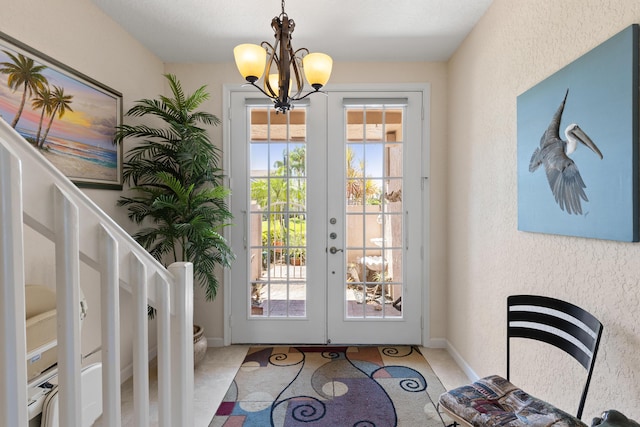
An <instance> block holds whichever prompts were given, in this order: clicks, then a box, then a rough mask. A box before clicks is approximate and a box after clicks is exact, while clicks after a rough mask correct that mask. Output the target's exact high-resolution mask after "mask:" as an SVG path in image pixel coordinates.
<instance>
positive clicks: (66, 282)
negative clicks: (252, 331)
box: [0, 120, 194, 427]
mask: <svg viewBox="0 0 640 427" xmlns="http://www.w3.org/2000/svg"><path fill="white" fill-rule="evenodd" d="M25 195H28V197H25ZM24 225H27V226H29V227H30V228H32V229H33V230H35V231H36V232H37V233H39V234H41V235H42V236H44V237H45V238H47V239H49V240H51V241H52V242H53V243H54V246H55V263H56V277H55V283H56V304H57V316H58V322H57V340H58V348H57V352H58V368H57V369H58V384H59V394H58V395H59V425H60V426H69V427H75V426H81V409H82V406H81V399H82V390H81V382H80V373H81V347H80V296H79V289H80V278H79V276H80V263H81V262H82V263H84V264H85V265H88V266H89V267H90V268H92V269H95V270H96V271H97V272H98V273H99V276H100V289H101V295H100V300H101V310H100V311H101V313H102V314H101V316H102V317H101V335H102V345H101V353H102V367H103V369H102V408H103V414H102V425H106V426H114V427H119V426H120V425H121V409H120V384H121V383H122V379H121V378H120V376H121V369H120V322H119V319H120V304H119V292H120V288H123V289H126V290H127V291H128V292H129V293H131V295H132V301H133V303H132V309H133V311H134V313H133V318H134V322H133V323H134V324H133V325H132V328H133V331H134V332H133V337H134V343H133V349H134V350H133V353H134V354H133V376H134V378H133V384H134V411H135V418H134V425H135V426H136V427H144V426H148V425H149V375H148V362H149V350H148V335H149V330H148V319H147V304H148V305H151V306H153V307H155V308H156V310H157V316H156V318H157V330H158V333H157V335H158V336H157V340H158V354H157V361H158V408H159V409H158V411H159V414H158V419H159V425H160V426H161V427H163V426H167V427H169V426H184V427H189V426H193V386H194V378H193V266H192V265H191V264H190V263H175V264H172V265H171V266H169V268H168V269H165V268H164V267H163V266H162V265H161V264H160V263H158V262H157V261H156V260H155V259H153V257H151V256H150V255H149V254H148V252H147V251H146V250H144V249H143V248H142V247H141V246H139V245H138V244H137V243H136V242H135V241H134V240H133V239H132V238H131V236H129V235H128V234H127V232H126V231H124V230H123V229H122V228H120V227H119V226H118V225H117V224H116V223H115V222H114V221H113V220H112V219H111V218H110V217H109V216H107V215H106V214H105V213H104V212H103V211H102V210H101V209H100V208H99V207H98V206H96V205H95V204H94V203H93V202H92V201H91V200H90V199H89V198H88V197H87V196H86V195H85V194H84V193H82V192H81V191H79V190H78V189H77V188H76V186H75V185H74V184H73V183H72V182H71V181H69V180H68V179H67V178H66V177H65V176H64V175H63V174H62V173H61V172H60V171H58V170H57V169H56V168H55V167H53V166H52V165H51V164H50V163H49V162H48V161H47V160H45V159H44V158H43V157H42V156H41V155H40V153H38V152H37V150H36V149H35V148H33V147H32V146H31V145H30V144H29V143H28V142H27V141H25V140H24V139H23V138H22V137H21V136H20V135H19V134H18V133H17V132H15V131H14V129H12V128H11V127H10V126H9V125H8V124H7V123H6V122H5V121H3V120H0V346H1V348H2V350H1V351H0V427H27V426H28V423H29V420H28V415H27V404H28V401H27V369H26V338H25V292H24V285H25V260H24V256H25V249H27V250H28V248H25V243H24Z"/></svg>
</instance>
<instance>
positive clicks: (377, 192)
mask: <svg viewBox="0 0 640 427" xmlns="http://www.w3.org/2000/svg"><path fill="white" fill-rule="evenodd" d="M345 114H346V123H347V125H346V129H345V141H346V143H345V159H346V161H345V177H346V181H345V187H344V188H345V199H346V212H345V217H346V232H345V238H346V251H345V265H346V269H345V271H346V272H347V274H346V280H345V292H344V295H345V313H346V318H347V319H349V318H351V319H380V318H385V319H391V318H402V316H403V313H402V289H403V282H402V277H403V265H404V263H403V250H402V248H403V236H404V233H403V211H404V210H403V206H402V161H403V150H402V145H403V144H402V134H403V115H404V109H402V108H397V107H393V108H386V107H385V106H376V107H368V106H363V107H347V108H346V111H345Z"/></svg>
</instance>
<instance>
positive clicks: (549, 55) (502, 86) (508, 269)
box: [447, 0, 640, 422]
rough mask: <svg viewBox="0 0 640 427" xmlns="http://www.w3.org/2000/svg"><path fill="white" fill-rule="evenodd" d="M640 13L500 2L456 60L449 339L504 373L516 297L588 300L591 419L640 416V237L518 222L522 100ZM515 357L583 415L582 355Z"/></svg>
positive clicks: (524, 375)
mask: <svg viewBox="0 0 640 427" xmlns="http://www.w3.org/2000/svg"><path fill="white" fill-rule="evenodd" d="M638 21H640V2H638V1H637V0H617V1H613V0H561V1H558V0H527V1H523V0H516V1H514V0H495V1H494V3H493V5H492V6H491V7H490V9H489V10H488V12H487V13H486V15H485V16H484V17H483V18H482V20H481V21H480V23H479V24H478V25H477V26H476V28H475V29H474V30H473V31H472V33H471V34H470V36H469V37H468V38H467V39H466V40H465V41H464V43H463V45H462V46H461V47H460V48H459V49H458V51H457V52H456V54H455V55H454V57H453V58H452V59H451V60H450V62H449V67H448V72H449V88H450V90H449V109H448V117H449V127H448V131H449V143H448V145H449V155H448V168H447V182H448V187H447V194H448V205H447V213H448V218H449V228H448V233H447V240H448V254H447V260H448V282H449V285H448V314H447V325H448V330H447V337H448V340H449V342H450V343H451V345H452V346H453V347H454V348H455V349H456V350H457V351H458V352H459V354H460V355H461V356H462V358H463V359H464V360H465V361H466V362H467V363H468V365H469V367H470V368H471V369H472V370H473V371H475V372H476V373H477V374H478V375H480V376H484V375H488V374H492V373H501V374H504V373H505V363H506V362H505V322H506V312H505V305H506V296H507V295H509V294H514V293H535V294H545V295H550V296H554V297H559V298H563V299H567V300H570V301H572V302H574V303H576V304H578V305H580V306H583V307H585V308H587V309H588V310H589V311H591V312H593V313H594V314H596V315H597V316H598V317H599V318H600V319H601V321H602V322H603V323H604V325H605V330H604V337H603V340H602V345H601V352H600V354H599V356H598V361H597V363H596V368H595V374H594V378H593V382H592V386H591V391H590V394H589V397H588V398H587V405H586V408H585V412H584V417H583V419H584V420H586V421H587V422H589V421H590V420H591V418H592V417H593V416H596V415H598V414H599V413H600V412H601V411H603V410H605V409H610V408H617V409H619V410H620V411H622V412H624V413H627V414H628V415H629V416H632V418H635V419H638V418H640V413H639V412H638V408H639V407H640V400H639V398H638V396H640V351H638V350H639V349H640V324H639V322H638V321H637V312H638V306H639V304H640V284H639V283H638V277H640V262H639V261H638V260H640V246H639V245H638V244H637V243H636V244H629V243H617V242H611V241H602V240H591V239H581V238H572V237H563V236H552V235H543V234H534V233H525V232H519V231H517V170H516V145H517V140H516V125H517V124H516V97H517V96H518V95H519V94H521V93H522V92H524V91H526V90H527V89H529V88H531V87H532V86H534V85H535V84H536V83H538V82H539V81H541V80H543V79H544V78H546V77H548V76H549V75H551V74H553V73H554V72H556V71H557V70H559V69H560V68H562V67H563V66H565V65H566V64H568V63H570V62H571V61H573V60H574V59H576V58H578V57H579V56H581V55H582V54H584V53H586V52H588V51H589V50H591V49H592V48H594V47H595V46H597V45H599V44H600V43H602V42H603V41H605V40H607V39H608V38H609V37H611V36H613V35H614V34H616V33H618V32H619V31H621V30H623V29H624V28H626V27H627V26H628V25H630V24H631V23H634V22H638ZM515 356H516V359H517V360H520V363H518V364H517V365H516V366H514V367H513V368H512V372H513V374H512V380H514V382H516V384H519V385H521V386H523V387H524V388H525V389H529V391H530V392H532V394H534V395H538V396H540V397H545V398H548V399H549V400H550V401H552V402H553V403H555V404H557V405H559V406H560V407H562V408H564V409H566V410H568V411H570V412H574V413H575V411H576V409H577V406H578V393H577V392H573V391H571V390H574V388H575V385H574V383H575V381H574V380H573V378H574V377H575V375H577V373H578V372H580V371H579V370H578V371H576V369H575V366H576V365H577V363H573V361H572V360H568V359H565V358H559V359H557V360H556V358H551V359H550V360H551V362H552V363H551V365H552V366H551V368H550V369H549V370H548V371H547V370H543V371H542V372H538V371H537V370H535V368H534V366H538V365H537V364H536V362H539V361H542V360H549V358H550V356H549V355H548V353H547V352H546V351H545V349H544V347H542V346H540V347H538V346H532V347H527V349H526V351H525V352H522V353H518V354H516V355H515ZM550 379H555V380H558V382H555V381H551V380H550Z"/></svg>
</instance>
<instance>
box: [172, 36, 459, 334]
mask: <svg viewBox="0 0 640 427" xmlns="http://www.w3.org/2000/svg"><path fill="white" fill-rule="evenodd" d="M268 31H269V28H268V27H265V34H268ZM166 70H167V72H169V73H173V74H176V75H177V76H178V78H179V79H180V80H181V82H182V84H183V87H184V89H185V91H186V92H188V93H191V92H192V91H193V90H195V89H197V88H198V87H200V86H202V85H207V88H208V90H209V92H210V93H211V100H210V101H209V102H208V103H206V104H204V105H203V108H204V109H206V110H207V111H210V112H211V113H213V114H215V115H217V116H218V117H219V118H221V119H222V96H223V85H224V84H238V85H239V84H242V83H243V81H242V77H241V76H240V74H239V73H238V71H237V69H236V67H235V64H232V63H220V64H167V65H166ZM345 83H356V84H357V83H430V84H431V128H430V143H431V165H430V169H431V176H430V180H429V182H430V185H431V187H430V197H431V198H430V205H431V211H430V214H429V215H430V224H429V228H430V233H431V242H430V243H431V247H430V249H429V254H430V259H429V263H430V275H429V279H428V280H429V282H430V294H429V300H430V303H429V313H430V317H429V322H428V323H429V326H430V330H429V335H430V337H431V339H432V341H433V342H443V341H444V338H445V333H446V325H445V320H446V310H445V308H446V304H445V301H446V300H445V295H446V287H445V272H446V270H445V268H446V262H445V256H446V250H445V248H446V244H447V242H446V236H445V231H446V228H445V224H446V213H445V205H446V203H445V200H446V198H445V190H444V189H445V185H444V182H445V179H446V176H445V165H446V157H445V156H446V105H447V100H446V93H447V75H446V64H445V63H344V62H336V63H334V70H333V73H332V76H331V80H330V81H329V84H328V85H327V88H328V89H330V86H331V84H345ZM256 92H257V91H256ZM222 126H224V123H223V125H222ZM222 126H218V127H216V128H214V129H213V132H212V135H211V138H212V140H213V141H214V143H216V144H217V145H218V146H222ZM225 167H226V165H225ZM195 294H196V300H195V321H196V323H198V324H201V325H203V326H204V327H205V334H206V336H207V337H208V338H209V340H210V341H209V344H210V345H211V344H212V343H214V344H215V343H221V338H222V336H223V315H222V313H223V295H222V289H220V291H219V294H218V298H217V299H216V300H215V301H214V302H207V301H205V300H204V293H203V292H200V291H199V290H196V292H195Z"/></svg>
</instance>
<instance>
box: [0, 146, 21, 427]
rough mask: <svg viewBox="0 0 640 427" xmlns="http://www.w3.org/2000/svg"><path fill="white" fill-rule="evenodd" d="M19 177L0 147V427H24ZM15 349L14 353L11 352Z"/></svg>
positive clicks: (17, 165)
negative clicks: (0, 346) (0, 348)
mask: <svg viewBox="0 0 640 427" xmlns="http://www.w3.org/2000/svg"><path fill="white" fill-rule="evenodd" d="M23 238H24V236H23V226H22V175H21V166H20V162H19V160H18V159H17V158H16V157H15V156H13V155H12V154H11V153H10V152H9V151H8V150H7V149H6V148H5V147H3V146H1V145H0V263H1V266H2V268H0V345H2V347H3V348H4V349H8V350H3V351H0V426H1V427H16V426H18V427H23V426H25V427H26V425H27V422H28V416H27V363H26V352H27V345H26V337H25V335H26V333H25V306H24V243H23ZM14 349H15V350H14Z"/></svg>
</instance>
